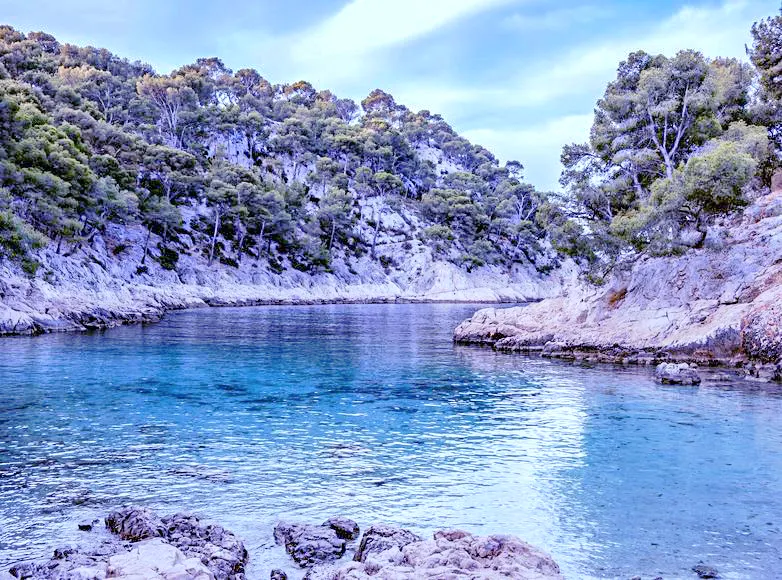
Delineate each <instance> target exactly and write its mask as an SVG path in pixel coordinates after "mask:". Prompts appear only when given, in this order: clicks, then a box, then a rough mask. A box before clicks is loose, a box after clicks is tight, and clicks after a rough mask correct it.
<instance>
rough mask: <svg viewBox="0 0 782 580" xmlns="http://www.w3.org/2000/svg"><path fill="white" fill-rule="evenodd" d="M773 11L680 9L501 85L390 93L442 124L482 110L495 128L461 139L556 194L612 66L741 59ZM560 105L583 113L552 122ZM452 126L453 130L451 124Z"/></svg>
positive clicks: (761, 3) (738, 2)
mask: <svg viewBox="0 0 782 580" xmlns="http://www.w3.org/2000/svg"><path fill="white" fill-rule="evenodd" d="M776 9H777V7H776V6H775V5H774V2H770V1H766V0H755V1H750V0H726V1H725V2H723V3H722V4H721V5H718V6H711V7H707V6H700V7H693V6H687V7H684V8H682V9H681V10H680V11H679V12H677V13H676V14H674V15H672V16H671V17H669V18H667V19H665V20H664V21H661V22H659V23H658V24H657V25H655V26H652V27H651V28H649V29H648V30H647V31H646V32H645V33H642V34H636V35H631V34H629V33H627V32H623V31H617V32H616V33H615V35H614V37H613V38H611V37H608V38H605V37H604V40H603V41H602V42H599V43H598V44H596V45H595V44H587V45H583V46H577V47H573V48H570V49H568V50H567V51H565V52H564V54H557V55H552V57H551V59H550V60H549V61H548V62H541V63H539V64H537V65H534V66H533V67H528V68H527V69H526V70H521V71H520V72H519V73H518V74H517V75H516V76H514V77H510V78H509V80H508V81H507V82H505V83H503V84H502V85H496V84H495V85H493V86H492V87H491V88H486V87H482V86H471V87H467V86H452V85H451V86H448V85H446V84H443V83H436V84H431V85H420V84H419V85H415V86H414V85H410V86H406V87H401V88H400V89H396V90H395V94H396V95H397V96H398V97H399V100H400V101H401V102H405V103H410V104H411V105H412V108H420V107H425V108H428V109H430V110H432V111H434V112H439V113H442V114H443V115H444V116H445V117H446V119H449V118H450V119H457V118H459V117H462V118H464V117H465V114H464V113H465V111H470V110H473V109H479V110H484V111H485V110H486V108H487V106H490V107H491V109H492V112H493V113H494V115H493V117H494V118H504V121H503V125H502V128H500V129H498V128H495V127H496V123H494V122H492V123H484V124H483V125H482V126H478V127H473V128H472V129H471V130H468V131H466V132H465V133H466V135H467V136H468V138H470V139H471V140H475V141H476V142H479V143H481V144H482V145H484V146H485V147H487V148H488V149H490V150H492V151H494V152H496V153H497V154H498V156H499V157H501V158H503V159H508V158H513V159H518V160H519V161H521V162H522V163H523V164H524V165H525V167H527V171H526V174H527V179H528V180H529V181H531V182H532V183H534V184H536V185H537V186H538V187H540V188H542V189H551V188H557V189H558V185H557V180H558V177H559V173H560V170H561V166H560V163H559V155H560V151H561V148H562V146H563V145H565V144H566V143H570V142H583V141H586V140H587V139H588V137H589V127H590V125H591V120H592V114H591V111H592V108H593V106H594V104H595V102H596V100H597V99H598V98H599V97H600V95H601V94H602V92H603V90H604V88H605V86H606V84H607V83H608V81H610V80H611V79H612V78H614V77H615V75H616V68H617V65H618V64H619V62H620V61H621V60H624V59H625V58H626V57H627V55H628V54H629V53H630V52H632V51H634V50H639V49H643V50H645V51H647V52H650V53H663V54H668V55H672V54H674V53H676V52H677V51H678V50H681V49H684V48H694V49H696V50H700V51H702V52H703V53H704V54H706V55H707V56H712V57H714V56H734V57H743V58H746V56H745V54H744V45H745V43H747V42H749V39H750V33H749V30H750V27H751V25H752V23H753V22H755V21H757V20H758V19H760V18H762V17H764V16H766V15H768V14H773V13H774V12H775V11H776ZM563 108H566V109H567V110H568V111H575V110H581V111H584V114H583V115H572V116H567V117H561V116H556V117H555V116H554V115H557V113H556V112H555V111H557V109H559V110H562V109H563ZM521 117H528V118H534V119H535V120H536V124H535V125H534V126H532V127H529V126H524V125H522V121H520V120H519V119H520V118H521ZM508 125H510V127H508ZM514 125H516V126H517V127H518V128H513V126H514ZM456 128H457V129H460V127H459V126H458V125H457V127H456Z"/></svg>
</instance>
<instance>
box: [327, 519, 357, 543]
mask: <svg viewBox="0 0 782 580" xmlns="http://www.w3.org/2000/svg"><path fill="white" fill-rule="evenodd" d="M321 526H326V527H329V528H331V529H332V530H334V532H336V534H337V537H338V538H340V539H342V540H355V539H356V538H358V534H359V532H360V530H359V527H358V524H357V523H356V522H354V521H353V520H351V519H348V518H340V517H336V518H329V519H327V520H326V521H325V522H323V523H322V524H321Z"/></svg>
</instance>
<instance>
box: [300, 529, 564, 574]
mask: <svg viewBox="0 0 782 580" xmlns="http://www.w3.org/2000/svg"><path fill="white" fill-rule="evenodd" d="M378 528H379V527H378V526H373V527H372V528H370V529H369V530H367V533H366V534H365V538H362V541H361V544H362V546H364V545H365V541H364V540H365V539H367V540H368V539H369V538H370V537H377V536H378V534H377V529H378ZM382 529H383V533H382V537H383V538H386V539H391V538H393V539H395V540H403V541H404V540H406V539H409V537H410V536H409V535H410V534H412V533H411V532H408V531H407V530H400V529H395V528H390V527H388V526H382ZM373 530H375V531H374V532H373ZM391 530H396V532H397V533H395V534H394V533H391ZM412 535H413V536H414V534H412ZM395 540H391V541H389V542H388V543H387V544H385V546H386V548H385V549H383V550H381V551H377V550H375V549H370V550H366V549H365V550H364V551H359V552H357V553H356V558H357V561H353V562H350V563H348V564H345V565H342V566H339V565H334V566H331V567H328V568H324V569H320V570H317V569H316V570H313V571H312V572H310V573H309V574H308V575H307V576H306V578H307V579H308V580H397V579H410V580H412V579H417V578H432V579H433V578H470V579H475V580H495V579H496V580H499V579H507V578H514V579H516V580H555V579H556V580H561V579H562V575H561V573H560V571H559V566H557V564H556V562H554V560H552V559H551V557H550V556H549V555H548V554H546V553H545V552H542V551H541V550H538V549H537V548H534V547H533V546H530V545H529V544H527V543H525V542H523V541H521V540H520V539H518V538H516V537H514V536H501V535H497V536H486V537H483V536H473V535H471V534H469V533H467V532H463V531H460V530H449V531H441V532H437V533H435V535H434V538H433V539H432V540H421V539H420V538H419V539H418V540H415V541H411V542H409V543H405V544H404V545H402V546H400V545H399V544H398V542H396V541H395ZM370 543H371V544H372V545H373V546H375V547H379V546H381V542H378V541H375V542H369V541H367V542H366V544H370Z"/></svg>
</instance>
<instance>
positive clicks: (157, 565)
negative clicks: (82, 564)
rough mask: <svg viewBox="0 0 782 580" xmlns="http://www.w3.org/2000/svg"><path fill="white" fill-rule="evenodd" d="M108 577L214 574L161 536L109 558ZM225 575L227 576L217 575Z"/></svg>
mask: <svg viewBox="0 0 782 580" xmlns="http://www.w3.org/2000/svg"><path fill="white" fill-rule="evenodd" d="M107 576H108V577H110V578H128V579H129V580H130V579H131V578H132V579H136V578H149V579H165V580H184V579H185V578H187V579H188V580H214V579H215V575H214V574H212V572H211V571H210V570H209V568H207V567H206V566H204V565H203V563H202V562H201V560H199V559H198V558H195V557H190V558H188V557H187V556H186V555H185V554H183V553H182V552H181V551H180V550H178V549H177V548H175V547H174V546H172V545H171V544H167V543H166V542H165V541H164V540H163V539H161V538H152V539H149V540H142V541H141V542H138V543H137V544H136V545H134V546H133V549H132V550H130V552H125V553H123V554H117V555H115V556H112V557H111V558H109V565H108V570H107ZM220 578H227V576H220Z"/></svg>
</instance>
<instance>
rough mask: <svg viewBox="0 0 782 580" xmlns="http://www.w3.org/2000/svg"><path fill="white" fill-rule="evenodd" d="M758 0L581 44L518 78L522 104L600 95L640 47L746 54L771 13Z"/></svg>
mask: <svg viewBox="0 0 782 580" xmlns="http://www.w3.org/2000/svg"><path fill="white" fill-rule="evenodd" d="M758 4H759V3H757V2H754V3H752V2H749V1H746V0H729V1H726V2H724V3H723V4H722V5H721V6H718V7H716V8H714V7H691V6H686V7H684V8H682V9H681V10H680V11H679V12H677V13H676V14H674V15H673V16H672V17H670V18H668V19H667V20H665V21H664V22H661V23H660V24H659V25H657V26H655V27H654V28H653V29H652V30H650V31H649V32H647V33H646V34H642V35H640V36H630V35H621V36H618V37H616V38H614V39H612V40H610V41H608V42H605V43H603V44H599V45H597V46H594V47H588V46H581V47H576V48H575V49H573V50H570V51H569V52H568V54H565V55H560V56H559V57H558V59H557V63H558V64H554V65H553V66H546V67H542V68H540V69H538V70H536V71H533V72H532V74H531V75H529V76H526V75H525V76H524V78H523V79H517V81H518V82H519V84H521V83H523V87H522V86H518V87H516V90H518V91H519V92H520V95H519V97H520V98H519V99H518V100H517V101H516V103H517V104H523V105H526V106H532V105H537V104H542V103H545V102H547V101H550V100H552V99H557V98H560V97H563V96H567V95H571V94H583V93H585V92H592V93H593V94H594V95H595V97H596V96H597V95H598V94H599V93H600V92H601V91H602V89H603V87H605V85H606V83H607V82H608V81H609V80H610V79H611V78H613V77H614V76H615V71H616V67H617V65H618V64H619V62H620V61H622V60H624V59H625V58H626V57H627V55H628V54H629V53H630V52H632V51H634V50H645V51H646V52H649V53H652V54H656V53H661V54H667V55H673V54H675V53H676V52H677V51H678V50H681V49H684V48H692V49H695V50H700V51H701V52H703V53H704V54H706V55H707V56H712V57H715V56H732V57H743V58H745V54H744V45H745V43H746V42H747V41H748V39H749V29H750V27H751V26H752V23H753V22H755V21H756V20H758V18H759V17H761V16H763V15H765V14H767V13H768V12H766V7H763V8H762V9H760V10H759V9H758ZM763 4H768V3H763ZM514 92H516V91H514Z"/></svg>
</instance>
